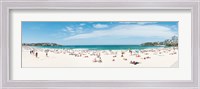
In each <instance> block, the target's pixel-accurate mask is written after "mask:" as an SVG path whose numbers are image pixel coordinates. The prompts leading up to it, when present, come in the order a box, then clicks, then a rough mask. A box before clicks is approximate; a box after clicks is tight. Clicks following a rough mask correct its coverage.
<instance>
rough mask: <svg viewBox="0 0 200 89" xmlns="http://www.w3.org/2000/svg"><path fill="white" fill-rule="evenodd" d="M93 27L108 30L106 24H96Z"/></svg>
mask: <svg viewBox="0 0 200 89" xmlns="http://www.w3.org/2000/svg"><path fill="white" fill-rule="evenodd" d="M93 27H94V28H106V27H108V25H105V24H94V25H93Z"/></svg>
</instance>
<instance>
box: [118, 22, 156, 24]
mask: <svg viewBox="0 0 200 89" xmlns="http://www.w3.org/2000/svg"><path fill="white" fill-rule="evenodd" d="M119 23H124V24H138V25H145V24H155V23H157V22H119Z"/></svg>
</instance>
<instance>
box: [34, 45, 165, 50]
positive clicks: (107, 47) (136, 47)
mask: <svg viewBox="0 0 200 89" xmlns="http://www.w3.org/2000/svg"><path fill="white" fill-rule="evenodd" d="M37 47H38V48H50V49H88V50H129V49H131V50H133V49H134V50H142V49H152V48H154V49H155V48H163V46H141V45H66V46H37Z"/></svg>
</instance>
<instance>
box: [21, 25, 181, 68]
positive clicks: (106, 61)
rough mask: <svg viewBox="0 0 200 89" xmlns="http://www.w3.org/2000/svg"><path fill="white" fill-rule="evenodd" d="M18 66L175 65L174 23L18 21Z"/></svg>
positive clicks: (150, 66)
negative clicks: (20, 39)
mask: <svg viewBox="0 0 200 89" xmlns="http://www.w3.org/2000/svg"><path fill="white" fill-rule="evenodd" d="M21 30H22V49H21V51H22V59H21V61H22V62H21V63H22V64H21V65H22V67H24V68H26V67H31V68H32V67H33V68H44V67H45V68H48V67H52V68H56V67H63V68H76V67H78V68H84V67H87V68H104V67H105V68H128V67H129V68H152V67H156V68H160V67H170V68H176V67H178V66H179V60H178V22H173V21H172V22H159V21H152V22H149V21H143V22H133V21H85V22H84V21H80V22H79V21H72V22H55V21H52V22H51V21H49V22H39V21H35V22H31V21H30V22H29V21H24V22H22V29H21Z"/></svg>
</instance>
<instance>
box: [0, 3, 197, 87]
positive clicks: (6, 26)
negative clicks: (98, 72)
mask: <svg viewBox="0 0 200 89" xmlns="http://www.w3.org/2000/svg"><path fill="white" fill-rule="evenodd" d="M0 3H1V4H0V8H1V9H0V14H1V17H0V19H1V22H0V27H1V31H0V35H1V36H0V38H1V39H0V41H1V42H0V43H1V44H0V49H1V51H0V60H1V62H0V63H1V69H0V75H1V77H0V82H1V84H0V87H1V88H5V89H7V88H8V89H16V88H18V89H27V88H30V89H43V88H52V89H85V88H87V89H88V88H97V89H100V88H101V89H132V88H133V89H138V88H139V89H152V88H155V89H198V88H200V86H199V83H200V82H199V79H200V77H199V75H198V74H199V71H200V70H199V68H198V66H199V64H200V61H199V48H200V47H199V36H198V35H199V25H198V24H199V20H200V19H199V18H200V15H199V12H200V6H199V5H200V1H199V0H184V1H183V0H175V1H174V0H168V1H163V0H152V1H148V0H141V1H136V0H127V1H120V0H116V1H114V0H108V1H106V0H103V1H101V0H95V1H89V0H86V1H82V0H75V1H72V0H57V1H54V0H48V1H46V0H1V2H0ZM17 9H19V10H20V9H26V10H37V9H38V10H41V9H44V10H45V9H48V10H51V9H94V10H98V9H139V10H140V9H141V10H142V9H147V10H151V9H161V10H162V9H163V10H164V9H189V10H191V11H192V12H191V13H192V30H191V32H192V37H191V38H192V43H191V44H192V73H191V74H192V80H191V81H181V80H179V81H174V80H171V81H170V80H167V81H166V80H165V81H162V80H159V81H151V80H144V81H137V80H119V81H118V80H11V79H10V73H11V71H12V70H10V66H12V65H11V62H10V58H12V57H11V56H10V55H11V54H10V52H11V51H12V48H11V47H10V45H11V44H10V40H11V39H10V38H11V37H10V36H12V35H11V34H10V11H11V10H17Z"/></svg>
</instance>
